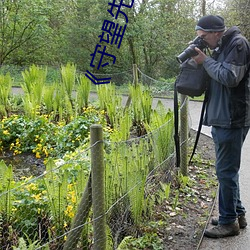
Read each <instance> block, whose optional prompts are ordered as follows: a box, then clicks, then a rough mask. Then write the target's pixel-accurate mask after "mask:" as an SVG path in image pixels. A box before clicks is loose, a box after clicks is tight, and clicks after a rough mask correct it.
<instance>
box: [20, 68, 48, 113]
mask: <svg viewBox="0 0 250 250" xmlns="http://www.w3.org/2000/svg"><path fill="white" fill-rule="evenodd" d="M22 76H23V80H24V82H23V83H22V84H21V86H22V89H23V90H24V97H23V102H24V111H25V113H26V115H28V116H29V117H32V118H34V117H35V116H36V115H37V112H38V113H39V112H40V106H41V103H42V97H43V89H44V85H45V82H46V76H47V68H45V69H42V68H40V67H38V66H35V65H32V66H31V67H30V68H29V70H25V71H23V72H22Z"/></svg>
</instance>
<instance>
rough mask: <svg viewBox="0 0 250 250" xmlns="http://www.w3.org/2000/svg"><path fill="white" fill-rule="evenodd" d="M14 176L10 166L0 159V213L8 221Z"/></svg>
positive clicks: (10, 211)
mask: <svg viewBox="0 0 250 250" xmlns="http://www.w3.org/2000/svg"><path fill="white" fill-rule="evenodd" d="M13 187H14V177H13V170H12V166H11V165H9V166H8V167H7V166H6V164H5V163H4V161H3V160H1V161H0V213H1V214H2V215H4V216H5V220H6V222H7V223H8V222H9V221H10V218H11V214H12V206H13V199H14V197H13V193H12V192H11V189H12V188H13Z"/></svg>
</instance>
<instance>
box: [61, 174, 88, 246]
mask: <svg viewBox="0 0 250 250" xmlns="http://www.w3.org/2000/svg"><path fill="white" fill-rule="evenodd" d="M90 208H91V176H89V179H88V183H87V185H86V187H85V190H84V192H83V195H82V198H81V201H80V203H79V205H78V209H77V213H76V216H75V218H74V220H73V223H72V226H71V229H70V233H69V234H68V236H67V240H66V242H65V244H64V247H63V250H71V249H76V248H77V243H78V241H79V239H80V237H81V234H82V230H83V225H84V223H85V222H86V220H87V218H88V215H89V211H90Z"/></svg>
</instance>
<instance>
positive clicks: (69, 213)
mask: <svg viewBox="0 0 250 250" xmlns="http://www.w3.org/2000/svg"><path fill="white" fill-rule="evenodd" d="M64 213H65V215H68V216H69V218H73V217H74V212H73V206H72V205H68V206H67V208H66V211H64Z"/></svg>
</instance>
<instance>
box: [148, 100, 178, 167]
mask: <svg viewBox="0 0 250 250" xmlns="http://www.w3.org/2000/svg"><path fill="white" fill-rule="evenodd" d="M173 115H174V114H173V112H172V111H170V110H169V111H166V109H165V107H164V106H163V104H162V102H160V101H159V102H158V103H157V106H156V109H155V110H153V111H152V113H151V122H150V123H145V128H146V130H147V132H148V133H149V132H151V134H150V135H149V136H150V138H151V140H152V145H153V150H154V155H155V160H156V161H157V162H159V163H160V162H163V161H164V160H166V159H167V158H168V157H169V155H170V154H171V152H172V151H173V147H174V141H173V130H174V119H173Z"/></svg>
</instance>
